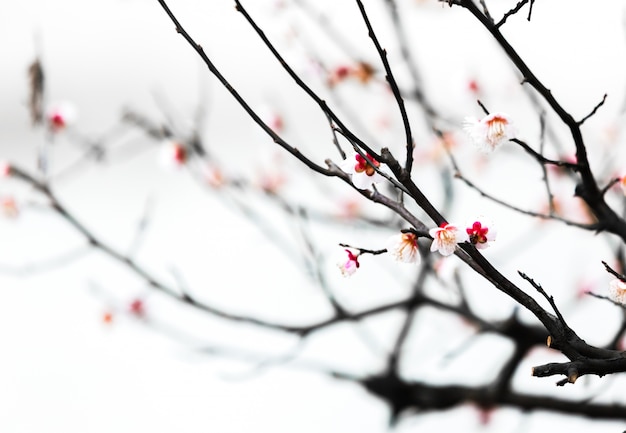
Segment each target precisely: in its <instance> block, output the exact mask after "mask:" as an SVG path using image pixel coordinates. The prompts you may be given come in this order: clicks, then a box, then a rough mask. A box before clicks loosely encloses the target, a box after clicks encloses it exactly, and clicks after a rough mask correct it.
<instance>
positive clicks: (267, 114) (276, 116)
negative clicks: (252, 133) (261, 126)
mask: <svg viewBox="0 0 626 433" xmlns="http://www.w3.org/2000/svg"><path fill="white" fill-rule="evenodd" d="M257 112H258V113H259V117H260V118H261V120H262V121H263V123H265V124H266V125H267V126H269V127H270V128H271V130H272V131H274V132H275V133H277V134H280V133H281V132H283V131H284V130H285V119H284V118H283V116H282V115H281V114H280V113H279V112H278V111H277V110H276V109H275V108H273V107H272V106H270V105H268V104H263V105H261V106H260V107H259V108H258V110H257Z"/></svg>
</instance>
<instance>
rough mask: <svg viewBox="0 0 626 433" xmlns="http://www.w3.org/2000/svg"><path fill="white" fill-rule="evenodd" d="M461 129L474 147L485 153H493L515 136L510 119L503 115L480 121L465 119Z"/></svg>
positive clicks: (499, 114) (495, 115)
mask: <svg viewBox="0 0 626 433" xmlns="http://www.w3.org/2000/svg"><path fill="white" fill-rule="evenodd" d="M463 129H464V130H465V132H467V134H468V135H469V136H470V138H471V139H472V142H473V143H474V144H475V145H476V147H478V148H479V149H480V150H481V151H483V152H485V153H489V152H493V151H494V150H495V149H496V147H498V146H499V145H501V144H502V143H504V142H506V141H508V140H510V139H512V138H515V135H516V134H517V132H516V129H515V127H514V126H513V123H512V121H511V118H510V117H509V116H508V115H506V114H504V113H493V114H489V115H487V116H485V117H483V118H482V119H480V120H478V119H476V118H475V117H466V118H465V122H464V123H463Z"/></svg>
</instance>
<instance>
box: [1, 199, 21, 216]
mask: <svg viewBox="0 0 626 433" xmlns="http://www.w3.org/2000/svg"><path fill="white" fill-rule="evenodd" d="M0 209H1V211H2V214H3V215H4V216H5V217H7V218H11V219H14V218H17V217H18V216H19V214H20V209H19V207H18V206H17V202H16V201H15V198H14V197H13V196H12V195H7V196H4V197H2V198H0Z"/></svg>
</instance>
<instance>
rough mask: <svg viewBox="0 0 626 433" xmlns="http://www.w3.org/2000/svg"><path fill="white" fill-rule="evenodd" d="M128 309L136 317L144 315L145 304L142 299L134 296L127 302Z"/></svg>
mask: <svg viewBox="0 0 626 433" xmlns="http://www.w3.org/2000/svg"><path fill="white" fill-rule="evenodd" d="M128 310H129V311H130V313H131V314H132V315H134V316H136V317H144V316H145V315H146V305H145V303H144V301H143V300H142V299H139V298H136V299H133V301H132V302H131V303H130V304H129V306H128Z"/></svg>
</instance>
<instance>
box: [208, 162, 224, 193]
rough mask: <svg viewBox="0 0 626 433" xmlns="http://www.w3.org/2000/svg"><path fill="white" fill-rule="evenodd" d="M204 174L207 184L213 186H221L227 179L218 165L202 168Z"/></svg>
mask: <svg viewBox="0 0 626 433" xmlns="http://www.w3.org/2000/svg"><path fill="white" fill-rule="evenodd" d="M202 175H203V177H204V180H205V182H206V183H207V185H209V186H211V187H213V188H220V187H221V186H223V185H224V183H225V181H226V180H225V179H224V173H222V170H220V169H219V168H218V167H213V166H206V167H204V169H203V170H202Z"/></svg>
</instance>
